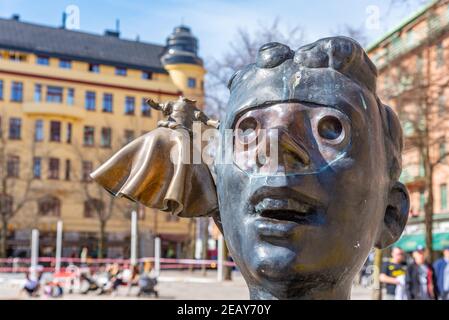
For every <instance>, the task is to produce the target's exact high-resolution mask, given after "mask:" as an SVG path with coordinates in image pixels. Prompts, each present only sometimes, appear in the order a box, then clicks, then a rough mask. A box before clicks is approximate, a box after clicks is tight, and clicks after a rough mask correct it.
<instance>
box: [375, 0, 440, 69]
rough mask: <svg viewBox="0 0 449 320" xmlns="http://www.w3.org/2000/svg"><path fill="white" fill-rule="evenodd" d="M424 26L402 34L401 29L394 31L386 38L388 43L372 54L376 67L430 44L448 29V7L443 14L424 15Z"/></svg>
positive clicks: (385, 65)
mask: <svg viewBox="0 0 449 320" xmlns="http://www.w3.org/2000/svg"><path fill="white" fill-rule="evenodd" d="M424 23H426V26H425V27H423V28H422V29H420V30H418V31H416V32H415V31H414V30H413V29H412V31H409V32H408V33H406V34H403V31H402V30H398V31H396V32H395V33H394V34H392V35H390V36H389V37H388V38H387V39H388V40H387V41H389V45H388V46H386V47H384V48H381V49H379V51H378V52H377V53H376V54H375V55H373V56H372V60H373V62H374V64H375V65H376V66H377V68H378V69H379V70H380V69H383V68H385V67H387V66H389V65H390V64H391V63H392V62H393V61H395V60H396V59H398V58H400V57H401V56H403V55H405V54H407V53H409V52H411V51H412V50H414V49H416V48H418V47H420V46H431V45H433V44H434V43H433V41H434V40H435V39H437V38H439V37H440V36H441V35H442V34H443V33H445V32H447V31H449V9H447V11H446V13H445V14H440V15H435V14H433V15H429V16H428V17H426V20H425V22H424Z"/></svg>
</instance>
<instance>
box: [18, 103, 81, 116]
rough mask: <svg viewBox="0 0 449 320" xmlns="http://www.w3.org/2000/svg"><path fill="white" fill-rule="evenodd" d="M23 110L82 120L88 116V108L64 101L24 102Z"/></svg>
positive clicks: (41, 114) (27, 112) (38, 114)
mask: <svg viewBox="0 0 449 320" xmlns="http://www.w3.org/2000/svg"><path fill="white" fill-rule="evenodd" d="M23 112H24V113H26V114H28V115H36V116H58V117H64V118H70V119H72V120H82V119H84V118H85V117H86V110H84V109H83V108H80V107H75V106H71V105H67V104H63V103H48V102H24V103H23Z"/></svg>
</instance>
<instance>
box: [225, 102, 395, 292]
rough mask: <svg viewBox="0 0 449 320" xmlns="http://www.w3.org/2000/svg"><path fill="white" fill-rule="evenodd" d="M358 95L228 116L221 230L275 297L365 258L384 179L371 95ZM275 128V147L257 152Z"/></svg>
mask: <svg viewBox="0 0 449 320" xmlns="http://www.w3.org/2000/svg"><path fill="white" fill-rule="evenodd" d="M364 102H365V104H368V105H367V108H366V109H364V108H363V107H361V105H355V104H349V103H348V102H347V101H346V102H343V101H341V103H340V104H338V106H323V105H317V104H311V103H299V102H294V103H293V102H288V103H285V102H284V103H283V102H280V103H274V104H272V105H269V106H262V107H256V108H251V109H249V110H247V111H245V112H243V113H241V114H239V115H238V116H236V118H235V119H234V121H233V125H232V129H233V130H234V132H235V138H234V148H235V150H236V151H235V152H234V163H233V164H226V165H218V166H217V177H218V179H217V181H218V186H217V187H218V196H219V204H220V217H221V222H222V226H223V231H224V236H225V238H226V241H227V244H228V246H229V248H230V251H231V254H232V256H233V258H234V260H235V261H236V263H237V264H238V266H239V267H240V269H241V270H242V273H243V275H244V276H245V279H246V281H247V282H248V285H249V287H250V288H251V287H252V286H261V287H264V288H267V289H268V291H270V292H272V293H273V294H275V295H276V296H277V297H280V298H288V297H294V296H297V295H298V294H299V295H301V294H305V293H306V292H307V291H308V290H311V289H312V288H316V287H320V288H323V289H332V288H334V287H336V286H339V285H344V284H348V283H350V282H351V281H352V279H353V277H354V275H355V273H356V272H357V271H358V269H359V268H360V267H361V265H362V264H363V262H364V261H365V259H366V257H367V255H368V254H369V251H370V249H371V248H372V247H373V245H374V242H375V241H376V240H375V238H376V235H377V233H378V230H379V227H380V225H381V223H382V221H383V219H384V215H385V210H386V206H387V199H388V183H389V179H388V178H386V177H387V176H388V175H387V173H386V172H387V170H386V165H387V164H386V158H385V151H384V146H383V136H382V133H381V124H380V120H379V117H378V116H377V115H376V114H375V112H377V107H376V104H375V100H374V99H373V98H372V97H368V98H366V99H365V101H364ZM239 129H240V130H241V131H238V130H239ZM251 129H254V131H251ZM261 129H265V130H267V131H266V132H265V135H263V137H262V138H260V141H258V142H254V141H255V140H257V139H256V137H257V136H258V135H261V132H262V130H261ZM273 129H276V130H277V145H278V150H277V152H276V154H274V153H273V152H271V153H270V152H265V153H264V155H263V156H262V161H260V159H257V155H258V153H259V150H262V149H263V148H262V147H261V146H262V145H265V144H267V143H268V142H269V140H270V139H274V138H273V137H275V136H276V135H274V134H271V133H270V132H273ZM250 142H252V143H250ZM245 143H247V144H248V145H247V146H243V147H242V146H241V145H244V144H245ZM239 144H240V145H239ZM260 152H262V151H260ZM276 156H277V159H275V158H276ZM242 159H246V160H242ZM272 159H274V161H277V164H276V163H271V161H272ZM267 168H269V169H267ZM273 168H275V169H274V170H273Z"/></svg>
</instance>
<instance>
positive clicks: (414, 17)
mask: <svg viewBox="0 0 449 320" xmlns="http://www.w3.org/2000/svg"><path fill="white" fill-rule="evenodd" d="M438 2H440V0H433V1H430V3H429V4H427V5H425V6H424V7H423V8H421V9H419V10H418V11H417V12H415V13H414V14H413V15H411V16H410V17H408V18H407V19H405V20H404V21H402V22H401V23H400V24H398V25H397V26H396V27H394V28H393V29H392V30H390V31H388V32H387V33H385V34H384V35H383V36H382V37H380V38H379V39H378V40H376V41H374V42H373V43H372V44H370V45H368V47H367V49H366V51H367V52H370V51H371V50H374V49H376V48H377V47H378V46H379V45H380V44H381V43H382V42H384V41H385V40H386V39H388V38H389V37H391V36H392V35H394V34H395V33H396V32H398V31H400V30H401V29H402V28H404V27H405V26H407V25H408V24H410V23H413V22H414V21H415V20H417V19H418V18H420V17H421V16H422V15H423V14H425V13H426V12H427V10H429V9H430V8H431V7H433V6H434V5H435V4H437V3H438Z"/></svg>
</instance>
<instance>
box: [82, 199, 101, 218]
mask: <svg viewBox="0 0 449 320" xmlns="http://www.w3.org/2000/svg"><path fill="white" fill-rule="evenodd" d="M103 211H104V204H103V201H101V200H99V199H89V200H86V201H84V217H85V218H93V217H96V216H98V215H99V216H102V215H103Z"/></svg>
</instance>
